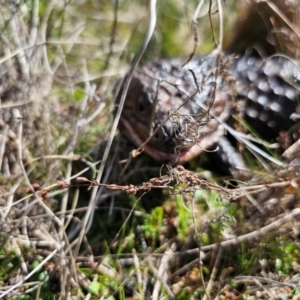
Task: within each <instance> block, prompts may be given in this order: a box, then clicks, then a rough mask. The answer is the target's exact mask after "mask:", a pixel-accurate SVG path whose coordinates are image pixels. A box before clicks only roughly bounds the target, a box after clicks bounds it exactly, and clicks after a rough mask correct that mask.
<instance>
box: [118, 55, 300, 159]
mask: <svg viewBox="0 0 300 300" xmlns="http://www.w3.org/2000/svg"><path fill="white" fill-rule="evenodd" d="M181 64H182V60H181V59H169V60H161V61H159V62H157V63H150V64H147V65H145V66H143V67H141V68H140V69H138V70H136V71H135V73H134V77H133V79H132V82H131V84H130V87H129V90H128V94H127V97H126V100H125V104H124V109H123V113H122V117H121V119H120V129H121V130H122V132H123V133H124V134H125V135H126V136H127V137H128V139H129V140H131V141H132V142H133V143H134V144H135V145H136V146H137V147H139V146H140V145H141V144H142V143H143V142H145V141H146V140H147V139H148V137H149V134H150V133H151V132H153V131H154V132H156V133H155V134H154V135H153V136H152V138H151V139H150V141H149V142H148V143H147V144H146V145H144V151H145V152H146V153H147V154H148V155H150V156H151V157H153V158H154V159H156V160H159V161H177V162H179V163H182V162H186V161H188V160H190V159H192V158H194V157H195V156H197V155H199V154H200V153H201V152H203V150H204V149H210V148H211V147H212V146H213V145H215V144H217V142H218V139H220V137H221V136H223V135H224V131H223V129H222V126H221V125H220V123H219V121H223V122H224V121H226V120H228V119H229V117H230V115H231V114H232V113H233V109H232V107H236V106H237V104H240V103H244V105H242V106H243V107H242V108H240V109H241V110H242V114H243V116H244V119H245V120H246V121H247V123H248V124H249V125H250V126H251V127H252V128H253V129H255V130H256V131H257V132H258V133H259V134H260V135H261V136H262V137H263V138H265V139H268V140H271V139H274V138H275V137H276V136H278V134H279V132H280V131H284V130H287V129H289V128H290V127H291V126H292V125H293V124H294V122H293V121H292V120H291V119H290V115H291V114H292V113H293V112H296V111H297V110H298V103H297V97H298V96H299V89H298V87H299V80H300V71H299V69H298V67H297V66H296V65H295V64H294V63H293V62H291V61H290V60H288V59H285V58H282V57H281V58H272V59H268V60H266V61H265V62H264V61H262V60H261V59H260V58H255V57H250V56H244V57H239V58H232V57H228V56H222V55H219V56H218V55H216V54H214V53H212V54H210V55H207V56H204V57H201V58H194V59H193V60H192V61H191V62H190V63H189V69H191V70H192V72H191V71H189V70H187V69H185V70H183V69H182V67H181ZM192 73H193V74H192ZM195 79H196V80H195ZM158 84H159V86H158ZM197 85H198V87H197ZM240 100H242V101H240ZM203 105H205V106H206V107H210V113H209V114H207V113H205V110H203V108H201V107H203ZM174 111H175V112H176V111H177V112H178V114H175V115H174V114H173V112H174ZM170 112H171V113H170ZM153 113H154V118H153ZM212 115H213V116H214V117H217V119H218V121H217V120H216V119H214V118H213V117H212ZM175 117H177V119H176V120H174V118H175ZM166 120H167V121H166ZM159 126H161V128H159V129H158V130H157V131H155V129H156V128H157V127H159ZM174 149H175V152H174ZM178 150H180V151H178Z"/></svg>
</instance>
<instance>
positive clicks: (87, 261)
mask: <svg viewBox="0 0 300 300" xmlns="http://www.w3.org/2000/svg"><path fill="white" fill-rule="evenodd" d="M241 2H242V1H226V3H225V4H224V6H223V9H224V12H223V16H224V31H225V41H226V37H227V36H230V34H231V32H230V31H231V30H234V29H235V28H234V27H232V24H233V21H234V19H235V17H236V15H237V14H238V13H239V10H240V9H241V6H242V4H243V3H241ZM197 4H198V1H178V0H164V1H159V2H158V3H157V6H156V13H157V24H156V27H155V31H154V34H153V36H152V38H151V41H150V43H149V45H148V47H147V49H146V51H145V53H144V55H143V57H142V59H141V63H143V62H148V61H154V60H157V59H159V58H162V57H175V56H182V57H183V58H184V57H187V56H188V55H189V54H190V53H191V52H192V50H193V48H194V36H193V33H192V30H191V22H192V19H193V15H194V14H195V10H196V7H197ZM0 17H1V18H0V27H1V31H0V32H1V33H0V40H1V43H0V55H1V58H0V62H1V65H0V73H1V77H0V90H1V110H0V129H1V135H0V167H1V176H0V180H1V186H0V189H1V197H0V219H1V223H0V228H1V229H0V231H1V232H0V245H1V247H0V298H3V299H28V300H29V299H44V300H47V299H153V300H155V299H299V297H300V296H299V294H300V288H299V255H300V251H299V250H300V249H299V247H300V245H299V213H300V212H299V209H298V207H297V206H298V198H297V195H298V194H297V192H298V186H297V183H296V180H294V181H293V179H295V178H296V174H297V173H296V171H295V170H289V172H285V173H280V171H281V170H277V169H272V172H265V171H262V170H261V168H260V167H258V165H259V164H258V163H257V162H256V161H254V160H253V168H254V169H256V170H259V172H257V173H254V175H253V177H252V179H251V180H250V181H249V182H248V183H247V185H245V186H243V185H242V186H240V187H238V188H237V190H233V189H227V186H226V185H225V186H224V185H223V184H221V183H222V182H223V181H222V180H223V179H224V178H215V177H214V176H213V175H212V174H211V173H210V172H203V170H202V169H200V167H199V165H200V163H201V162H203V160H205V158H199V159H198V160H196V161H194V162H192V163H190V164H189V166H188V167H187V168H188V169H190V170H192V172H190V171H188V170H187V169H179V168H177V169H176V168H174V169H171V170H169V173H166V174H167V175H166V176H169V177H168V178H167V179H170V181H172V182H171V184H170V185H169V183H168V184H165V182H164V183H163V185H162V187H163V188H161V189H159V190H158V191H157V188H156V186H155V184H153V181H150V178H151V177H156V180H157V181H158V182H159V183H161V181H160V180H161V179H162V178H160V169H161V168H160V165H159V164H156V163H155V162H152V161H151V160H150V159H149V158H147V157H146V156H144V155H141V156H140V157H139V158H138V159H136V160H134V162H132V163H131V164H130V165H129V167H128V168H127V170H126V172H125V173H122V169H123V167H124V165H125V163H124V160H126V159H127V158H128V156H129V153H130V151H131V150H132V145H130V143H129V142H127V141H126V140H125V139H124V138H122V136H121V135H120V134H118V133H117V132H112V124H113V121H114V117H115V116H114V113H113V112H114V110H115V106H114V102H113V95H114V89H115V86H116V83H117V81H118V79H119V78H121V77H123V76H124V75H125V74H126V72H127V71H128V68H129V66H130V64H131V62H132V60H133V58H134V56H135V55H136V53H137V52H138V51H139V48H140V46H141V44H142V41H143V39H144V38H145V34H146V32H147V28H148V24H149V20H150V13H149V3H148V1H138V0H136V1H135V0H130V1H129V0H128V1H127V0H124V1H121V0H120V1H118V0H114V1H112V0H107V1H102V0H97V1H96V0H94V1H89V0H88V1H81V0H73V1H63V0H31V1H28V0H24V1H23V0H20V1H1V6H0ZM211 18H212V23H211V22H210V18H209V16H208V15H207V14H206V15H203V16H202V17H201V18H198V19H197V26H196V27H197V33H198V42H199V45H198V47H197V51H196V52H197V54H204V53H208V52H210V51H212V50H213V49H214V48H215V47H216V45H215V43H214V40H213V32H214V33H215V34H216V37H218V32H219V25H218V24H219V23H218V18H219V15H218V13H214V14H212V15H211ZM212 24H213V30H212ZM111 134H113V135H115V136H116V138H115V141H114V142H113V143H112V147H111V151H109V153H108V154H109V155H108V158H107V160H105V159H104V155H105V149H106V148H105V147H106V145H107V144H108V143H109V141H110V139H109V137H110V135H111ZM103 160H104V161H105V162H106V163H105V164H104V163H102V162H103ZM101 163H102V164H101ZM104 167H105V168H104ZM175 171H180V172H181V173H180V176H178V177H176V176H177V175H176V174H175V173H174V172H175ZM102 172H103V175H99V174H102ZM172 172H173V173H172ZM200 172H201V175H199V173H200ZM174 174H175V175H174ZM122 175H123V176H122ZM198 175H199V176H198ZM97 176H98V179H101V180H100V181H93V180H94V179H95V178H97ZM172 176H173V177H172ZM174 176H175V177H174ZM76 178H77V179H76ZM165 178H166V177H164V179H165ZM191 178H192V179H193V180H194V184H192V185H191V183H190V181H189V180H190V179H191ZM157 181H156V182H157ZM167 181H168V180H167ZM100 182H101V183H103V185H102V184H100ZM142 182H148V183H149V184H150V188H149V185H148V188H147V189H145V190H142V191H139V192H137V193H134V192H135V187H134V186H133V185H130V184H135V185H136V186H141V184H142ZM106 183H107V184H110V185H108V186H107V185H106ZM112 184H114V185H112ZM149 189H150V190H153V191H151V192H148V190H149ZM126 192H127V193H128V194H129V195H127V193H126ZM246 192H247V193H248V192H249V193H252V192H253V193H254V196H255V199H256V200H257V199H258V198H257V195H258V194H259V195H260V197H259V201H258V202H259V203H258V202H257V201H255V199H253V198H251V197H250V196H248V198H247V197H243V198H239V196H241V194H242V193H243V195H244V194H245V193H246ZM255 193H256V194H255ZM237 195H238V196H237ZM237 199H238V200H237ZM249 199H251V200H252V203H250V202H249Z"/></svg>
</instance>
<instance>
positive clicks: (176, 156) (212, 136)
mask: <svg viewBox="0 0 300 300" xmlns="http://www.w3.org/2000/svg"><path fill="white" fill-rule="evenodd" d="M120 125H121V126H120V128H121V130H122V132H123V133H124V134H125V135H126V137H127V138H128V139H129V140H130V141H131V142H132V143H133V144H134V145H135V146H137V147H139V146H141V145H142V144H143V143H144V142H145V141H146V139H145V138H144V139H143V138H142V137H141V136H140V135H139V134H138V132H137V131H136V130H135V129H134V128H133V126H132V125H131V123H130V122H128V120H126V118H124V117H121V118H120ZM223 134H224V130H223V128H222V127H221V126H219V127H217V128H216V129H214V130H212V131H210V132H208V133H206V134H205V135H204V136H203V137H202V138H201V139H200V140H199V141H198V142H196V143H195V144H193V145H191V146H189V147H186V148H183V149H181V150H180V151H179V152H176V151H175V149H170V150H172V151H173V152H166V151H162V150H159V149H157V148H155V147H154V146H152V145H151V144H150V143H146V144H145V145H144V146H143V151H144V152H145V153H146V154H147V155H149V156H150V157H152V158H153V159H155V160H157V161H161V162H173V161H174V162H176V163H185V162H187V161H190V160H191V159H193V158H195V157H197V156H198V155H199V154H200V153H202V152H203V151H205V150H206V149H209V148H211V146H212V145H213V144H215V142H216V141H217V140H218V138H219V137H220V136H222V135H223Z"/></svg>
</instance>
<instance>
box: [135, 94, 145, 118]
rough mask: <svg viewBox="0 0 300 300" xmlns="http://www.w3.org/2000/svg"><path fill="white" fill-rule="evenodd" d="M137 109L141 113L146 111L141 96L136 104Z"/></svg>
mask: <svg viewBox="0 0 300 300" xmlns="http://www.w3.org/2000/svg"><path fill="white" fill-rule="evenodd" d="M137 109H138V111H139V112H140V113H142V114H143V113H145V111H146V106H145V99H144V98H143V97H142V96H141V97H140V98H139V101H138V104H137Z"/></svg>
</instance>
